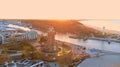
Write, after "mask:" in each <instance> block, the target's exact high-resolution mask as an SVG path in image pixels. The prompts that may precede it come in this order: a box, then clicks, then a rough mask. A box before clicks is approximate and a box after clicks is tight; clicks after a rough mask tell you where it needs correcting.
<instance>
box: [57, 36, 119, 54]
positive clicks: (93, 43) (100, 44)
mask: <svg viewBox="0 0 120 67" xmlns="http://www.w3.org/2000/svg"><path fill="white" fill-rule="evenodd" d="M55 39H56V40H59V41H64V42H69V43H72V44H76V45H80V46H85V47H86V48H90V49H91V48H95V49H99V50H105V51H112V52H117V53H120V43H117V42H111V43H110V44H109V43H108V42H106V41H99V40H90V39H89V40H86V41H83V40H80V39H73V38H69V35H62V34H57V35H56V36H55Z"/></svg>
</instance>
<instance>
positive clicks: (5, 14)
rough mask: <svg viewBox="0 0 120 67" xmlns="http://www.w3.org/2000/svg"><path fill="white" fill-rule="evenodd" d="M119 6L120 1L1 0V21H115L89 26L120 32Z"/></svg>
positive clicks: (93, 23)
mask: <svg viewBox="0 0 120 67" xmlns="http://www.w3.org/2000/svg"><path fill="white" fill-rule="evenodd" d="M119 6H120V0H0V19H59V20H60V19H113V20H114V21H115V22H113V21H109V22H108V21H104V22H99V23H98V22H96V23H95V22H91V21H89V22H90V23H89V24H92V25H96V26H98V27H101V26H103V25H106V27H107V28H109V29H113V30H119V29H120V26H119V25H120V24H118V23H120V22H118V21H116V20H120V9H119V8H120V7H119ZM85 23H86V22H84V24H85ZM87 24H88V21H87Z"/></svg>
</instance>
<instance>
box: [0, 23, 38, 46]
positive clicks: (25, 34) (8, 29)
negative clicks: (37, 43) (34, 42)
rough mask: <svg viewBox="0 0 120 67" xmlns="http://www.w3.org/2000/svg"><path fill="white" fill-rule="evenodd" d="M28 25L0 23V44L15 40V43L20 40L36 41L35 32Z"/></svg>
mask: <svg viewBox="0 0 120 67" xmlns="http://www.w3.org/2000/svg"><path fill="white" fill-rule="evenodd" d="M29 25H30V24H25V23H22V22H7V21H0V44H6V43H9V42H10V41H12V39H13V38H15V40H16V41H21V40H22V39H24V38H26V39H37V35H38V34H37V32H36V31H34V30H33V29H32V26H31V25H30V26H29Z"/></svg>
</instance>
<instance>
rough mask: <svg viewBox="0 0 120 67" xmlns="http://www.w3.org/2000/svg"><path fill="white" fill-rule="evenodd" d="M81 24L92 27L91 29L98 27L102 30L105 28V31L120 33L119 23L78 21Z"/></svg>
mask: <svg viewBox="0 0 120 67" xmlns="http://www.w3.org/2000/svg"><path fill="white" fill-rule="evenodd" d="M80 22H81V23H83V24H85V25H88V26H92V27H99V28H101V29H102V28H103V26H105V28H106V29H108V30H115V31H120V21H118V20H117V21H104V20H101V21H100V20H99V21H96V20H92V21H80Z"/></svg>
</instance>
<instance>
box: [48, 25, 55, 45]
mask: <svg viewBox="0 0 120 67" xmlns="http://www.w3.org/2000/svg"><path fill="white" fill-rule="evenodd" d="M55 34H56V32H55V31H54V28H53V27H50V28H49V31H48V35H47V37H48V40H47V42H48V44H49V45H54V44H55Z"/></svg>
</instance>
